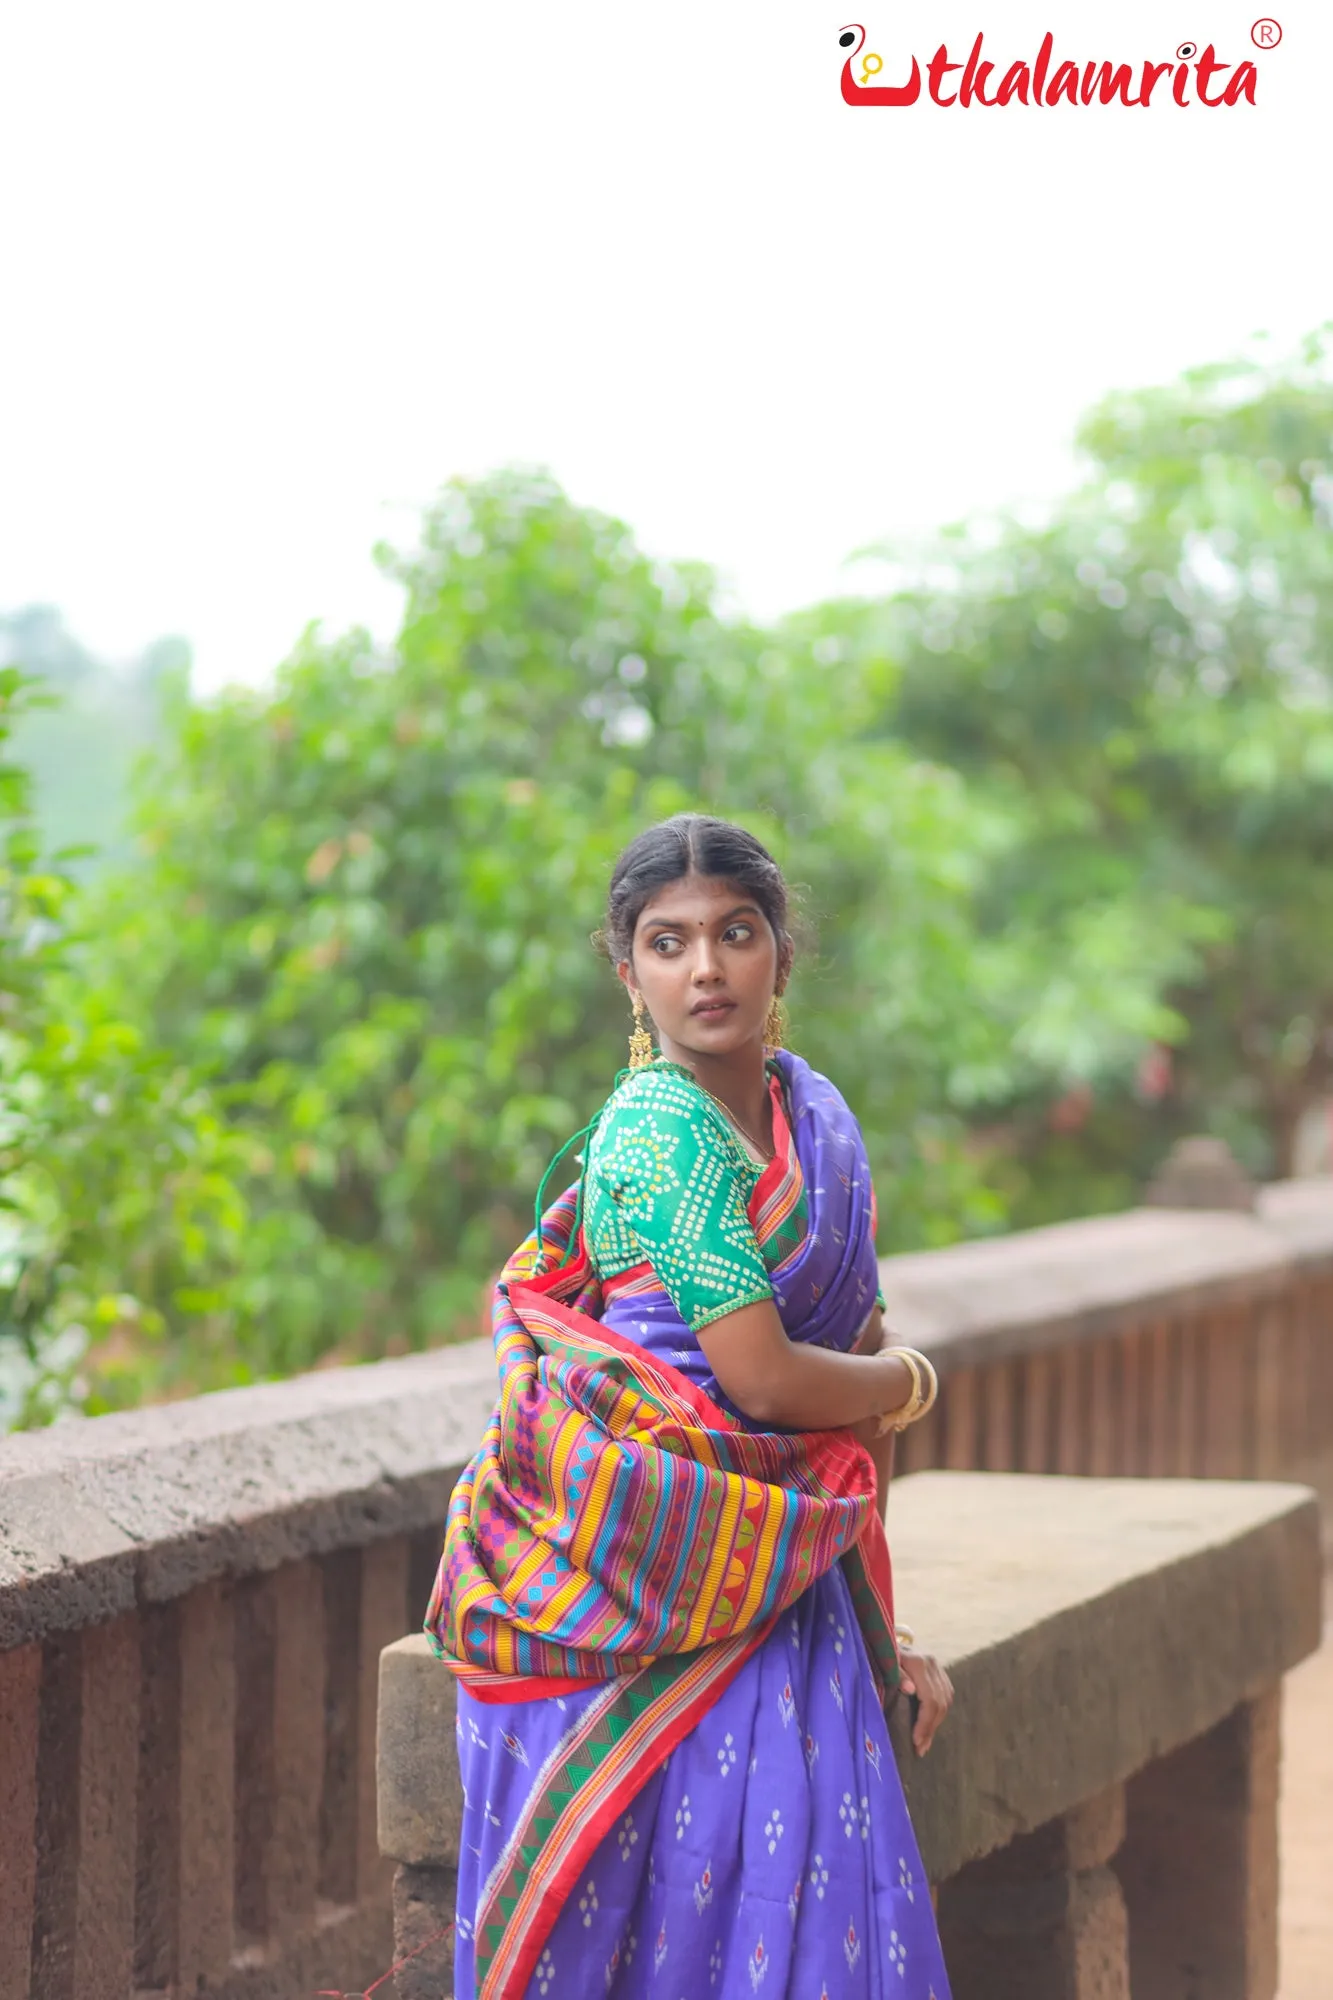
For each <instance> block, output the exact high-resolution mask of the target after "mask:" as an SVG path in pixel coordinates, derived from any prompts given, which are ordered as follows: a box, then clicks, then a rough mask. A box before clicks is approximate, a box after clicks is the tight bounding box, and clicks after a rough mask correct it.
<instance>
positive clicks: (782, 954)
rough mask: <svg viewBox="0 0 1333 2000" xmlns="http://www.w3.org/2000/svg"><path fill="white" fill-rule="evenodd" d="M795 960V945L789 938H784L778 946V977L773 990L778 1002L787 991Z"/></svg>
mask: <svg viewBox="0 0 1333 2000" xmlns="http://www.w3.org/2000/svg"><path fill="white" fill-rule="evenodd" d="M795 958H796V947H795V945H794V944H793V943H792V941H791V939H790V938H789V937H784V938H783V939H782V941H781V943H780V944H779V945H778V977H777V983H776V985H775V986H774V988H773V991H774V994H775V995H776V997H777V998H778V999H779V1000H780V999H781V998H782V995H783V994H784V993H785V992H786V990H787V981H788V980H789V979H790V978H791V969H792V965H793V963H794V961H795Z"/></svg>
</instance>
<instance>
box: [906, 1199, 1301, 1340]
mask: <svg viewBox="0 0 1333 2000" xmlns="http://www.w3.org/2000/svg"><path fill="white" fill-rule="evenodd" d="M879 1268H880V1278H881V1281H882V1283H883V1287H884V1295H885V1301H886V1308H887V1310H886V1314H885V1317H886V1319H887V1320H888V1322H889V1324H890V1325H891V1326H892V1328H893V1329H894V1333H895V1335H896V1336H897V1337H898V1338H899V1339H901V1340H904V1341H908V1342H910V1343H911V1344H912V1345H913V1346H916V1347H920V1348H922V1349H923V1350H924V1351H925V1352H926V1353H927V1354H929V1355H930V1357H931V1359H932V1361H934V1363H935V1365H936V1367H937V1368H939V1369H941V1370H942V1371H944V1372H948V1371H952V1370H956V1369H961V1368H972V1367H977V1366H982V1365H991V1364H994V1363H997V1362H1002V1361H1007V1360H1011V1359H1015V1358H1018V1357H1021V1356H1027V1355H1032V1354H1043V1353H1048V1352H1049V1351H1051V1350H1052V1349H1054V1348H1059V1347H1065V1346H1068V1345H1070V1344H1072V1343H1077V1342H1083V1341H1090V1340H1095V1339H1098V1338H1102V1337H1105V1336H1107V1335H1111V1334H1114V1333H1117V1332H1119V1331H1120V1330H1121V1329H1123V1328H1124V1327H1126V1326H1128V1325H1131V1324H1133V1323H1136V1322H1138V1323H1142V1322H1144V1321H1147V1320H1150V1319H1152V1318H1154V1317H1160V1316H1162V1315H1164V1314H1168V1313H1169V1314H1174V1315H1182V1314H1186V1313H1192V1314H1202V1313H1208V1312H1213V1311H1216V1310H1217V1309H1218V1308H1224V1307H1225V1308H1231V1309H1241V1310H1243V1309H1246V1308H1249V1309H1252V1310H1255V1311H1258V1310H1260V1309H1261V1308H1262V1307H1264V1306H1265V1305H1267V1304H1268V1303H1270V1302H1271V1301H1273V1300H1274V1299H1276V1298H1278V1297H1279V1296H1280V1295H1281V1294H1282V1293H1283V1292H1285V1291H1288V1290H1290V1289H1291V1288H1292V1286H1293V1283H1294V1281H1296V1280H1297V1279H1298V1278H1301V1277H1315V1276H1319V1277H1322V1276H1325V1275H1327V1274H1328V1273H1330V1272H1333V1176H1325V1177H1320V1178H1317V1179H1312V1180H1307V1181H1285V1182H1281V1183H1278V1184H1276V1185H1274V1186H1272V1187H1268V1188H1265V1189H1263V1190H1261V1192H1260V1195H1259V1204H1258V1209H1257V1212H1256V1213H1255V1214H1253V1215H1247V1214H1242V1213H1236V1212H1223V1211H1220V1210H1219V1211H1210V1210H1197V1209H1168V1208H1158V1207H1151V1208H1138V1209H1130V1210H1129V1211H1128V1212H1126V1213H1125V1214H1122V1215H1102V1216H1092V1217H1089V1218H1088V1219H1087V1220H1085V1221H1081V1222H1062V1223H1056V1224H1053V1225H1052V1226H1051V1227H1049V1228H1045V1229H1030V1230H1023V1231H1021V1232H1019V1233H1018V1234H1016V1235H1013V1236H998V1237H987V1238H984V1239H981V1240H979V1241H974V1242H970V1243H958V1244H954V1245H953V1246H952V1247H950V1248H948V1249H943V1250H922V1251H915V1252H912V1253H910V1254H908V1255H905V1256H900V1257H885V1258H882V1259H881V1260H880V1267H879Z"/></svg>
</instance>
